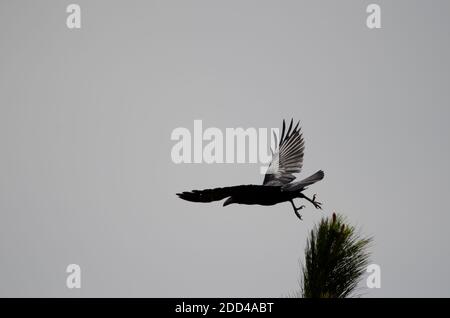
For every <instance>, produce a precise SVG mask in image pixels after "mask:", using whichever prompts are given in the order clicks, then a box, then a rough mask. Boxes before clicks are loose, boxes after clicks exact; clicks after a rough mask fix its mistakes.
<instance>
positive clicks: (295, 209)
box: [291, 200, 305, 220]
mask: <svg viewBox="0 0 450 318" xmlns="http://www.w3.org/2000/svg"><path fill="white" fill-rule="evenodd" d="M291 204H292V207H293V208H294V212H295V215H297V217H298V218H299V219H300V220H303V219H302V215H301V214H300V213H298V211H300V210H301V209H303V208H304V207H305V206H304V205H301V206H299V207H298V208H297V207H296V206H295V204H294V201H293V200H291Z"/></svg>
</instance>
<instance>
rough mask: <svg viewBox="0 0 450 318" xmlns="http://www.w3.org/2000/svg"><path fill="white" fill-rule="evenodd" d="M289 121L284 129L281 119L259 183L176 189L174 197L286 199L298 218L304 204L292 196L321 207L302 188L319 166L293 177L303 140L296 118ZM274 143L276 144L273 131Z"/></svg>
mask: <svg viewBox="0 0 450 318" xmlns="http://www.w3.org/2000/svg"><path fill="white" fill-rule="evenodd" d="M292 124H293V120H292V119H291V122H290V125H289V128H288V129H287V132H286V123H285V121H284V120H283V129H282V133H281V138H280V142H279V144H278V145H277V148H276V149H275V151H273V150H272V149H271V151H272V161H271V163H270V165H269V168H268V169H267V172H266V175H265V177H264V181H263V184H262V185H254V184H249V185H238V186H231V187H224V188H215V189H206V190H192V191H186V192H182V193H177V195H178V197H180V198H181V199H183V200H187V201H192V202H212V201H220V200H223V199H225V198H227V199H226V200H225V202H224V203H223V206H227V205H229V204H232V203H238V204H258V205H274V204H277V203H281V202H287V201H289V202H290V203H291V204H292V207H293V208H294V212H295V214H296V215H297V217H298V218H299V219H300V220H302V216H301V215H300V213H299V212H298V211H300V210H301V209H303V208H304V207H305V206H304V205H302V206H300V207H298V208H297V207H296V206H295V204H294V199H295V198H301V199H306V200H308V201H309V202H311V203H312V204H313V205H314V207H315V208H316V209H321V208H322V207H321V205H322V203H320V202H318V201H316V195H315V194H314V195H313V197H312V198H309V197H307V196H306V195H304V194H303V193H302V192H303V191H304V190H305V189H306V187H307V186H309V185H311V184H313V183H316V182H317V181H320V180H322V179H323V177H324V172H323V171H322V170H319V171H317V172H316V173H314V174H313V175H311V176H309V177H308V178H305V179H303V180H301V181H294V180H295V177H294V175H293V174H294V173H299V172H300V171H301V169H302V167H303V154H304V150H305V142H304V140H303V134H302V133H301V128H299V124H300V122H298V123H297V125H296V126H295V127H294V129H292ZM274 135H275V134H274ZM275 144H277V137H276V135H275Z"/></svg>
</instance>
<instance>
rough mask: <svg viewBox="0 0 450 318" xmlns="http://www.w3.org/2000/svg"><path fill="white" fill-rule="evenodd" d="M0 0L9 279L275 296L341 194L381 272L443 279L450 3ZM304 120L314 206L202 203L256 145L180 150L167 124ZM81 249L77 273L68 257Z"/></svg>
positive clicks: (1, 261) (31, 284)
mask: <svg viewBox="0 0 450 318" xmlns="http://www.w3.org/2000/svg"><path fill="white" fill-rule="evenodd" d="M372 2H375V3H378V4H380V5H381V9H382V29H380V30H369V29H368V28H367V27H366V26H365V19H366V16H367V14H366V12H365V8H366V6H367V5H368V4H369V3H371V2H370V1H332V0H330V1H312V0H311V1H264V0H263V1H260V0H258V1H256V0H254V1H250V0H244V1H242V0H239V1H238V0H231V1H229V0H227V1H218V0H215V1H206V0H204V1H192V0H189V1H181V0H180V1H76V2H75V3H78V4H80V5H81V10H82V29H81V30H69V29H67V27H66V25H65V20H66V16H67V14H66V13H65V8H66V6H67V5H68V4H70V3H72V2H65V1H1V2H0V38H1V49H0V70H1V71H0V92H1V94H0V154H1V155H0V296H42V297H46V296H60V297H72V296H73V297H76V296H86V297H88V296H104V297H108V296H138V297H141V296H142V297H164V296H166V297H177V296H183V297H195V296H199V297H201V296H210V297H214V296H224V297H240V296H247V297H271V296H274V297H278V296H282V295H287V294H289V293H291V292H293V291H295V289H296V288H297V287H298V285H297V279H298V278H299V266H298V261H299V260H301V259H302V258H303V248H304V245H305V239H306V236H307V234H308V231H309V230H310V229H311V228H312V226H313V224H314V223H315V222H317V221H318V220H320V218H321V216H323V215H329V214H331V213H332V212H333V211H336V212H339V213H342V214H344V215H346V216H347V218H348V219H349V221H350V222H352V223H354V224H356V225H360V226H361V227H362V232H363V233H364V234H367V235H373V236H374V237H375V245H374V247H373V262H374V263H377V264H380V265H381V270H382V288H381V289H379V290H369V291H368V292H367V293H366V296H368V297H382V296H386V297H392V296H405V297H412V296H446V297H449V296H450V288H449V286H450V274H449V272H448V271H449V268H450V257H449V253H448V251H449V248H448V245H449V243H450V242H449V241H450V234H449V231H448V230H447V227H448V224H449V222H450V215H449V212H450V211H449V205H448V202H447V201H446V199H447V195H448V191H449V189H450V181H449V180H450V168H449V166H448V163H449V162H450V143H449V141H448V140H449V139H448V138H449V135H450V128H449V125H448V119H449V118H450V117H449V116H450V110H449V102H450V90H449V88H448V84H449V83H450V72H449V71H450V61H449V56H450V38H449V36H448V35H449V31H450V18H449V17H448V12H450V11H449V10H450V3H449V2H448V1H437V0H436V1H433V2H432V3H431V2H429V1H372ZM291 117H294V118H295V119H299V120H301V123H302V127H303V132H304V136H305V141H306V153H305V163H304V169H303V172H302V174H301V175H300V176H306V175H309V174H311V173H312V172H315V171H317V170H319V169H323V170H324V171H325V179H324V180H323V181H322V182H320V183H318V184H316V185H314V186H313V187H311V189H310V190H308V194H311V195H312V194H313V193H317V194H318V198H319V200H320V201H322V202H323V203H324V211H323V212H317V211H315V210H314V209H313V208H312V207H311V206H308V208H307V209H306V210H304V212H303V215H304V222H299V220H298V219H297V218H296V216H295V215H294V213H293V211H292V208H291V206H290V205H289V204H288V203H286V204H282V205H277V206H273V207H257V206H233V205H231V206H228V207H226V208H223V207H222V206H221V203H216V204H208V205H200V204H192V203H189V202H185V201H182V200H179V199H178V198H177V197H176V196H175V193H176V192H179V191H183V190H190V189H195V188H207V187H215V186H225V185H233V184H242V183H261V182H262V175H261V174H260V173H259V167H260V164H221V165H220V164H216V165H214V164H213V165H207V164H191V165H189V164H187V165H175V164H174V163H172V161H171V158H170V152H171V148H172V146H173V145H174V142H173V141H171V140H170V134H171V132H172V130H173V129H174V128H176V127H180V126H181V127H187V128H190V129H192V127H193V121H194V120H195V119H202V120H203V124H204V126H205V127H210V126H213V127H218V128H221V129H225V128H226V127H267V128H269V127H278V126H280V125H281V121H282V119H283V118H291ZM70 263H76V264H79V265H80V266H81V268H82V288H81V289H80V290H68V289H67V288H66V286H65V279H66V273H65V268H66V266H67V265H68V264H70Z"/></svg>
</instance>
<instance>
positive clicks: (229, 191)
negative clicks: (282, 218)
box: [177, 185, 251, 202]
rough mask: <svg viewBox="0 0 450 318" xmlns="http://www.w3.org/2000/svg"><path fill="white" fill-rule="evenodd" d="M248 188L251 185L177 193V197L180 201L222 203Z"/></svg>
mask: <svg viewBox="0 0 450 318" xmlns="http://www.w3.org/2000/svg"><path fill="white" fill-rule="evenodd" d="M248 187H251V185H239V186H233V187H224V188H214V189H205V190H192V191H185V192H182V193H177V196H178V197H180V199H183V200H186V201H192V202H212V201H220V200H222V199H225V198H228V197H230V196H232V195H234V194H236V193H239V192H242V191H245V190H246V188H248Z"/></svg>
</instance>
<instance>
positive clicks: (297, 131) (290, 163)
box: [263, 119, 305, 186]
mask: <svg viewBox="0 0 450 318" xmlns="http://www.w3.org/2000/svg"><path fill="white" fill-rule="evenodd" d="M292 124H293V120H292V119H291V123H290V125H289V128H288V130H287V132H286V123H285V121H284V120H283V130H282V133H281V138H280V143H279V144H278V147H277V149H276V150H275V152H273V154H272V161H271V163H270V165H269V168H268V169H267V172H266V175H265V177H264V182H263V184H264V185H271V186H278V185H279V186H282V185H285V184H287V183H289V182H291V181H292V180H294V179H295V176H294V175H293V174H294V173H298V172H300V171H301V169H302V167H303V152H304V150H305V142H304V140H303V135H302V133H301V128H299V124H300V122H298V123H297V125H296V126H295V127H294V129H292Z"/></svg>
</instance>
